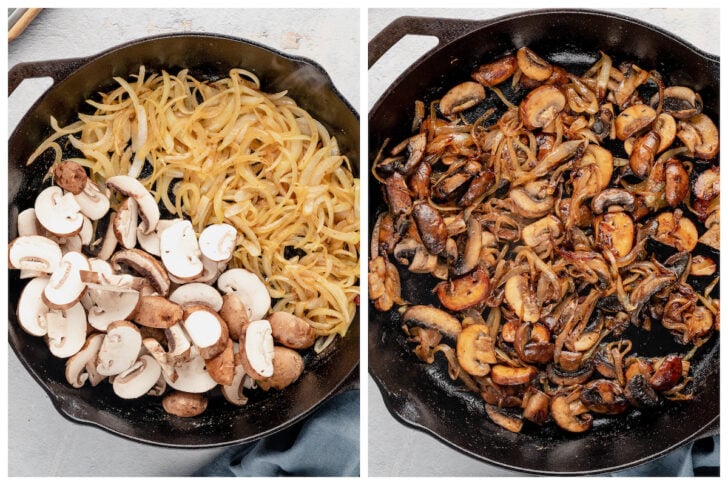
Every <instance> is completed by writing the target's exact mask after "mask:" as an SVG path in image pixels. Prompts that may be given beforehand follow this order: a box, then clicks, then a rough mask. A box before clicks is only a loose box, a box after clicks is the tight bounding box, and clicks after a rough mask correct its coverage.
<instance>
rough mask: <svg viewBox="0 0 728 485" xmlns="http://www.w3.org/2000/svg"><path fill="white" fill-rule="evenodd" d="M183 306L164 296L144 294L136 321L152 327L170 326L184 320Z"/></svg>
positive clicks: (135, 317)
mask: <svg viewBox="0 0 728 485" xmlns="http://www.w3.org/2000/svg"><path fill="white" fill-rule="evenodd" d="M182 317H183V312H182V307H181V306H180V305H178V304H177V303H174V302H172V301H170V300H168V299H166V298H165V297H163V296H158V295H149V296H143V297H142V298H141V302H140V305H139V309H138V310H137V312H136V313H135V315H134V321H135V322H136V323H138V324H139V325H144V326H145V327H150V328H165V329H166V328H169V327H171V326H172V325H175V324H178V323H180V322H182Z"/></svg>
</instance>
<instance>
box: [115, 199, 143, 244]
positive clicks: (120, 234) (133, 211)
mask: <svg viewBox="0 0 728 485" xmlns="http://www.w3.org/2000/svg"><path fill="white" fill-rule="evenodd" d="M137 217H138V210H137V203H136V201H135V200H134V199H132V198H131V197H129V198H127V199H124V202H122V203H121V205H120V206H119V208H118V210H117V211H116V217H115V218H114V221H113V226H114V235H115V236H116V240H117V241H119V244H121V246H122V247H124V248H125V249H132V248H133V247H135V246H136V244H137Z"/></svg>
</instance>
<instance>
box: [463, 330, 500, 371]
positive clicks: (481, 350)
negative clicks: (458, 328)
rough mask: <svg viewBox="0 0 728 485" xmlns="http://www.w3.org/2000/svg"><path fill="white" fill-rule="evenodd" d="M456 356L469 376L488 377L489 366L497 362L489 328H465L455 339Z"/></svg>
mask: <svg viewBox="0 0 728 485" xmlns="http://www.w3.org/2000/svg"><path fill="white" fill-rule="evenodd" d="M456 355H457V359H458V363H459V364H460V367H461V368H462V369H463V370H464V371H465V372H467V373H468V374H470V375H471V376H485V375H488V373H489V372H490V364H495V363H496V362H497V359H496V356H495V343H494V342H493V339H492V338H491V336H490V327H488V326H487V325H483V324H473V325H468V326H467V327H465V328H464V329H463V331H462V332H460V335H459V336H458V339H457V347H456Z"/></svg>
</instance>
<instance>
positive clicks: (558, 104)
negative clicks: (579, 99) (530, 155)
mask: <svg viewBox="0 0 728 485" xmlns="http://www.w3.org/2000/svg"><path fill="white" fill-rule="evenodd" d="M565 106H566V97H565V96H564V93H562V92H561V90H559V88H557V87H554V86H551V85H544V86H539V87H537V88H536V89H534V90H533V91H531V92H529V93H528V94H527V95H526V97H525V98H524V99H523V101H521V104H520V106H519V109H518V113H519V116H520V118H521V121H522V122H523V125H524V126H525V127H526V128H528V129H529V130H533V129H535V128H543V127H544V126H547V125H549V124H550V123H551V122H552V121H553V120H554V119H555V118H556V116H557V115H558V114H559V113H560V112H561V111H562V110H563V109H564V107H565Z"/></svg>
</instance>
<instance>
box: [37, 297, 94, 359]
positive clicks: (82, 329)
mask: <svg viewBox="0 0 728 485" xmlns="http://www.w3.org/2000/svg"><path fill="white" fill-rule="evenodd" d="M45 318H46V322H47V324H48V334H47V336H48V348H49V349H50V351H51V353H52V354H53V355H55V356H56V357H60V358H62V359H65V358H68V357H70V356H72V355H73V354H75V353H76V352H78V351H79V350H81V348H82V347H83V344H84V343H85V342H86V312H85V311H84V309H83V306H81V304H80V303H76V304H75V305H73V306H71V307H70V308H68V309H65V310H50V311H49V312H48V313H47V314H46V317H45Z"/></svg>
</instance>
